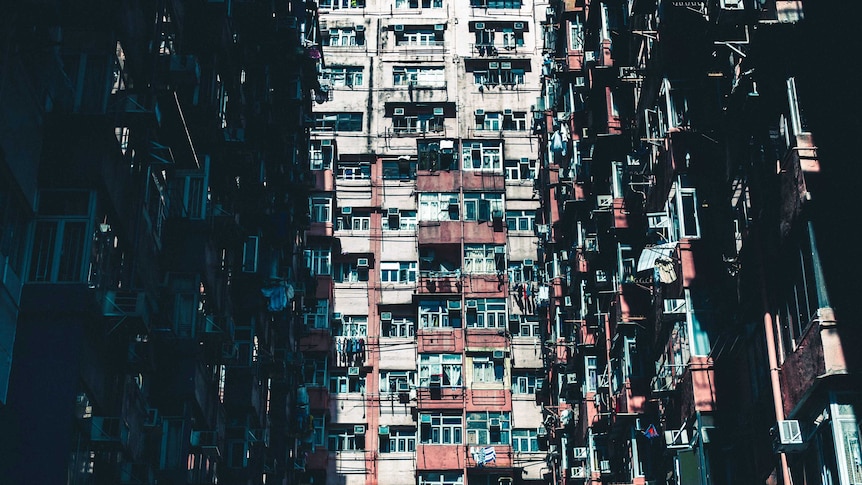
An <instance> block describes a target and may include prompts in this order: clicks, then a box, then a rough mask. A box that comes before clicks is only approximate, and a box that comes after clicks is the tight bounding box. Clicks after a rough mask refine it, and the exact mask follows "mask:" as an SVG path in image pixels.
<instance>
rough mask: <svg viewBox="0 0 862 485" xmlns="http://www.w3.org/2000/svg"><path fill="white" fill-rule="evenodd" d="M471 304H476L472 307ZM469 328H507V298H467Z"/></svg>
mask: <svg viewBox="0 0 862 485" xmlns="http://www.w3.org/2000/svg"><path fill="white" fill-rule="evenodd" d="M470 304H475V308H471V307H470ZM466 312H467V328H506V326H507V321H506V300H504V299H503V298H479V299H478V300H467V308H466Z"/></svg>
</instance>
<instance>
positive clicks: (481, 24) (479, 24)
mask: <svg viewBox="0 0 862 485" xmlns="http://www.w3.org/2000/svg"><path fill="white" fill-rule="evenodd" d="M484 29H485V22H476V30H484Z"/></svg>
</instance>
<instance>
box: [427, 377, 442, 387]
mask: <svg viewBox="0 0 862 485" xmlns="http://www.w3.org/2000/svg"><path fill="white" fill-rule="evenodd" d="M428 381H429V382H430V384H431V385H432V386H435V387H440V386H441V385H442V384H443V376H442V375H440V374H434V375H432V376H431V378H430V379H429V380H428Z"/></svg>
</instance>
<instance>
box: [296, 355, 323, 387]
mask: <svg viewBox="0 0 862 485" xmlns="http://www.w3.org/2000/svg"><path fill="white" fill-rule="evenodd" d="M326 360H327V359H326V356H320V357H312V356H309V355H306V356H305V361H304V364H303V368H302V375H303V377H304V378H305V385H307V386H309V387H325V386H326V385H327V384H328V380H327V378H326V375H327V373H326Z"/></svg>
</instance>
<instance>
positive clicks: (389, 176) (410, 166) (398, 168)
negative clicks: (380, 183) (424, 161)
mask: <svg viewBox="0 0 862 485" xmlns="http://www.w3.org/2000/svg"><path fill="white" fill-rule="evenodd" d="M414 178H416V162H414V161H411V160H410V159H399V160H389V161H386V160H384V161H383V180H412V179H414Z"/></svg>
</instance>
